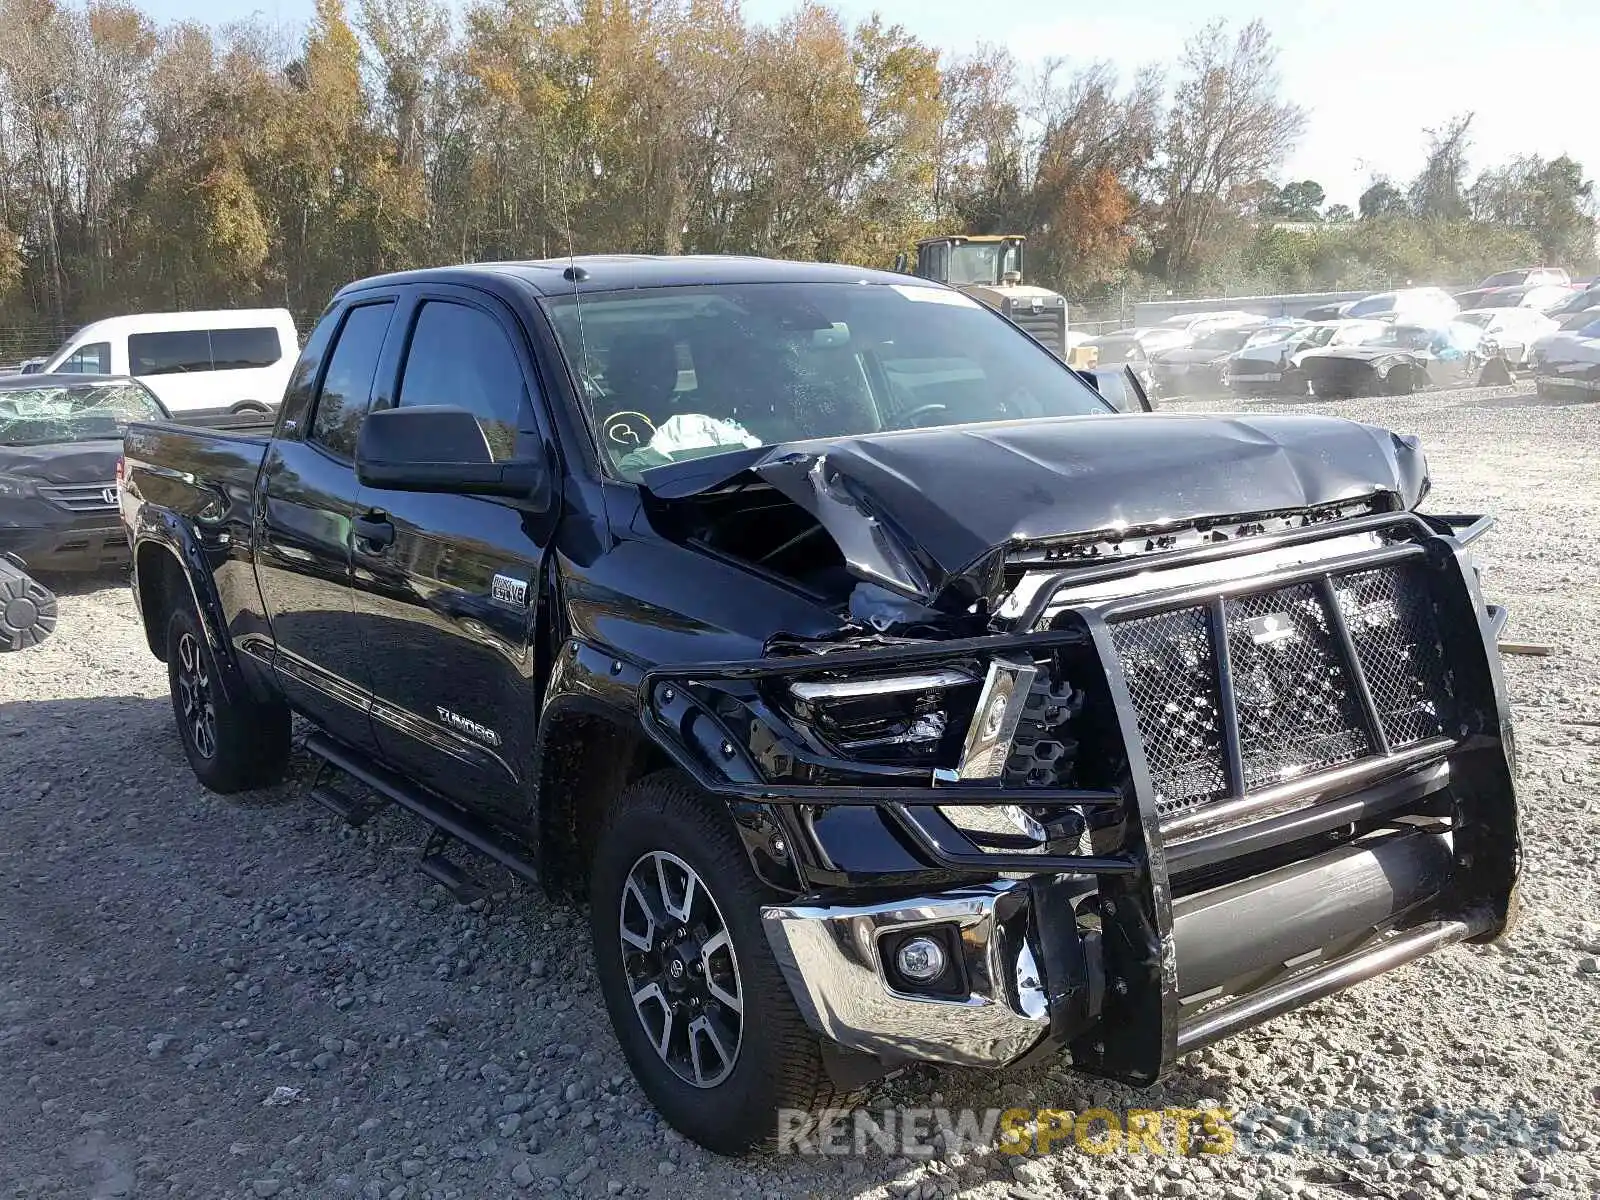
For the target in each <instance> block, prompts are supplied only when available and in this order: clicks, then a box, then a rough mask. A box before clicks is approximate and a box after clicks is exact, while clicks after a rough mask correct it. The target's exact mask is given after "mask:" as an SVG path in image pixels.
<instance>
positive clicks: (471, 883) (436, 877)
mask: <svg viewBox="0 0 1600 1200" xmlns="http://www.w3.org/2000/svg"><path fill="white" fill-rule="evenodd" d="M454 841H455V839H454V838H453V837H451V836H450V835H449V834H448V833H443V832H441V831H440V830H437V829H435V830H434V831H433V833H432V834H431V835H429V837H428V844H427V845H426V846H424V847H423V848H422V864H421V865H422V873H423V874H424V875H426V876H427V877H428V878H429V879H431V880H433V881H434V882H435V883H437V884H438V885H439V886H440V887H442V888H444V890H445V891H447V892H449V893H450V894H451V895H452V896H454V897H455V901H456V903H457V904H471V903H472V902H473V901H474V900H480V899H482V898H483V897H484V896H485V895H487V894H488V891H489V889H488V888H486V887H484V886H483V884H481V883H479V882H478V880H477V878H476V877H475V876H474V875H473V874H472V873H471V872H470V871H467V870H465V869H464V868H462V867H458V866H456V864H455V863H453V862H451V861H450V860H449V859H448V858H446V857H445V856H444V852H445V851H446V850H448V849H449V848H450V845H451V843H452V842H454Z"/></svg>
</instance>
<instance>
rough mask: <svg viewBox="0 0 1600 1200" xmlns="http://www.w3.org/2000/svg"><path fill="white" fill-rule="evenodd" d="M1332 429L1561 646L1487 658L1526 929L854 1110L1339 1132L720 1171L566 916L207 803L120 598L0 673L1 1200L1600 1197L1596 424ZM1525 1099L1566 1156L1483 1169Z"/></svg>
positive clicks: (786, 1161) (1486, 401) (929, 1083)
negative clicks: (1500, 686)
mask: <svg viewBox="0 0 1600 1200" xmlns="http://www.w3.org/2000/svg"><path fill="white" fill-rule="evenodd" d="M1174 407H1191V408H1200V409H1205V408H1222V407H1225V405H1223V404H1221V403H1200V402H1193V403H1188V404H1184V405H1174ZM1302 407H1307V408H1312V407H1317V406H1313V405H1309V404H1308V405H1304V406H1302ZM1334 411H1337V412H1339V413H1341V414H1344V415H1349V416H1355V417H1359V418H1362V419H1367V420H1375V421H1380V422H1383V423H1386V424H1388V425H1390V426H1391V427H1393V428H1396V429H1398V430H1401V431H1404V432H1414V433H1418V434H1421V435H1422V437H1423V438H1424V440H1425V443H1426V445H1427V447H1428V450H1429V454H1430V460H1431V462H1432V466H1433V471H1434V477H1435V480H1436V489H1437V490H1436V494H1435V497H1434V499H1433V500H1432V501H1431V502H1430V506H1431V507H1432V508H1434V510H1435V511H1448V510H1452V509H1454V510H1469V511H1482V510H1484V509H1488V510H1491V511H1494V512H1496V513H1498V514H1499V515H1500V517H1501V519H1502V524H1501V525H1500V527H1499V528H1498V530H1497V531H1496V532H1495V533H1494V534H1493V535H1491V538H1490V539H1489V540H1488V541H1487V542H1486V543H1485V549H1484V551H1483V557H1484V558H1485V560H1486V562H1487V563H1488V573H1487V577H1486V578H1487V583H1488V587H1489V591H1490V593H1491V595H1492V596H1493V597H1495V598H1498V599H1500V600H1503V601H1505V602H1506V603H1508V604H1509V605H1510V606H1511V607H1512V611H1513V623H1512V634H1513V636H1517V637H1520V638H1523V639H1529V640H1538V641H1548V642H1552V643H1554V644H1555V645H1556V646H1557V647H1558V648H1559V652H1558V653H1557V654H1556V655H1555V656H1553V657H1549V658H1513V659H1508V660H1507V672H1508V675H1509V679H1510V683H1511V688H1512V692H1513V696H1514V701H1515V705H1516V709H1517V717H1518V735H1519V742H1520V745H1521V747H1522V751H1523V758H1524V767H1523V776H1522V780H1521V795H1522V804H1523V812H1524V827H1525V836H1526V840H1527V857H1526V877H1525V885H1524V904H1525V917H1524V920H1523V924H1522V925H1521V927H1520V929H1519V930H1518V932H1517V933H1516V934H1515V935H1514V936H1513V937H1512V938H1511V939H1510V942H1509V944H1508V945H1507V946H1505V947H1504V948H1495V949H1479V948H1464V947H1458V948H1453V949H1450V950H1446V951H1444V952H1442V953H1440V954H1437V955H1435V956H1433V957H1432V958H1430V959H1427V960H1425V961H1423V962H1421V963H1419V964H1416V965H1414V966H1412V967H1409V968H1406V969H1404V970H1401V971H1399V972H1398V973H1395V974H1391V975H1389V976H1386V977H1384V978H1382V979H1379V980H1377V981H1374V982H1372V983H1369V984H1366V985H1364V986H1363V987H1361V988H1358V989H1356V990H1355V991H1353V992H1350V993H1346V994H1344V995H1343V996H1340V997H1336V998H1334V999H1331V1000H1326V1001H1322V1002H1320V1003H1318V1004H1316V1005H1314V1006H1312V1007H1311V1008H1310V1009H1308V1010H1304V1011H1302V1012H1300V1013H1297V1014H1295V1015H1292V1016H1290V1017H1287V1018H1283V1019H1280V1020H1277V1021H1274V1022H1272V1023H1271V1024H1269V1025H1267V1026H1264V1027H1262V1028H1261V1029H1260V1030H1257V1031H1254V1032H1252V1033H1250V1034H1247V1035H1245V1036H1243V1037H1240V1038H1237V1039H1235V1040H1233V1041H1231V1042H1227V1043H1224V1044H1222V1045H1221V1046H1219V1047H1216V1048H1213V1049H1211V1050H1208V1051H1205V1052H1202V1053H1200V1054H1197V1055H1193V1056H1190V1057H1189V1058H1188V1059H1186V1060H1185V1061H1184V1062H1183V1064H1182V1066H1181V1068H1180V1070H1179V1071H1178V1072H1177V1073H1176V1074H1175V1076H1174V1077H1173V1078H1172V1079H1171V1080H1170V1081H1169V1082H1168V1083H1167V1084H1166V1085H1164V1087H1162V1088H1159V1089H1154V1090H1152V1091H1150V1092H1144V1093H1135V1092H1130V1091H1127V1090H1125V1089H1120V1088H1116V1087H1110V1086H1107V1085H1104V1084H1098V1083H1095V1082H1094V1081H1089V1080H1084V1079H1080V1078H1077V1077H1075V1076H1073V1075H1072V1074H1071V1073H1070V1072H1069V1071H1066V1070H1064V1069H1061V1068H1058V1067H1049V1066H1043V1067H1038V1068H1035V1069H1032V1070H1029V1071H1025V1072H1017V1073H1012V1074H1009V1075H1005V1076H995V1075H985V1074H980V1073H976V1072H965V1071H957V1070H945V1071H934V1070H931V1069H918V1070H915V1071H912V1072H908V1073H907V1074H905V1075H902V1076H900V1077H899V1078H897V1079H895V1080H892V1081H890V1082H889V1083H887V1084H885V1085H884V1086H883V1087H882V1088H881V1089H880V1090H879V1092H878V1093H877V1094H876V1095H875V1096H874V1097H873V1098H872V1100H871V1106H872V1107H874V1108H877V1107H880V1106H882V1105H884V1104H888V1103H896V1102H898V1103H906V1104H937V1105H942V1106H944V1107H947V1108H956V1107H958V1106H971V1107H975V1108H978V1109H988V1108H1009V1107H1053V1108H1062V1109H1074V1110H1080V1111H1081V1110H1083V1109H1086V1108H1088V1107H1090V1106H1092V1105H1096V1104H1101V1105H1109V1106H1112V1107H1119V1106H1135V1107H1148V1108H1160V1107H1162V1106H1164V1105H1186V1106H1205V1105H1207V1104H1220V1105H1223V1106H1226V1107H1229V1108H1231V1109H1233V1110H1236V1111H1239V1112H1243V1113H1255V1114H1275V1115H1274V1116H1273V1119H1272V1123H1271V1125H1269V1126H1268V1127H1267V1128H1268V1129H1269V1130H1276V1131H1279V1132H1280V1133H1281V1131H1283V1130H1292V1129H1293V1128H1294V1127H1295V1126H1294V1122H1295V1121H1296V1120H1297V1119H1300V1120H1302V1121H1304V1120H1305V1119H1307V1118H1309V1120H1310V1122H1311V1125H1310V1126H1309V1128H1311V1129H1312V1130H1313V1131H1316V1130H1321V1131H1324V1132H1326V1131H1327V1130H1328V1129H1330V1128H1332V1127H1335V1126H1340V1127H1343V1128H1346V1129H1352V1130H1354V1134H1353V1136H1352V1137H1351V1138H1347V1139H1345V1141H1344V1142H1343V1143H1342V1144H1338V1145H1334V1146H1329V1145H1327V1144H1323V1145H1320V1146H1319V1145H1317V1144H1315V1143H1313V1144H1308V1145H1302V1146H1301V1147H1300V1148H1299V1149H1292V1150H1289V1151H1286V1152H1273V1153H1256V1154H1243V1153H1235V1154H1230V1155H1222V1156H1212V1155H1197V1154H1191V1155H1189V1156H1178V1155H1168V1156H1165V1157H1155V1156H1154V1155H1140V1156H1134V1155H1129V1154H1126V1153H1119V1154H1109V1155H1094V1154H1089V1153H1084V1152H1081V1151H1079V1150H1077V1149H1073V1148H1071V1147H1070V1143H1069V1147H1068V1148H1067V1149H1064V1150H1059V1151H1058V1152H1056V1153H1054V1154H1052V1155H1049V1156H1048V1157H1039V1158H1029V1157H1023V1158H1018V1157H1014V1156H1009V1155H1004V1154H999V1153H994V1152H991V1151H990V1150H988V1149H984V1148H979V1149H977V1150H973V1151H970V1152H947V1153H944V1154H942V1155H941V1156H940V1157H939V1158H938V1159H937V1160H935V1161H913V1160H908V1159H907V1158H903V1157H900V1158H896V1157H891V1156H888V1155H886V1154H884V1153H882V1152H876V1151H875V1152H873V1153H870V1154H868V1155H866V1156H865V1157H855V1156H851V1157H847V1158H820V1157H812V1158H796V1157H779V1156H776V1155H769V1156H766V1157H758V1158H753V1159H750V1160H747V1161H742V1162H740V1161H728V1160H721V1159H716V1158H714V1157H712V1156H710V1155H708V1154H706V1153H704V1152H702V1151H700V1150H698V1149H697V1148H695V1147H693V1146H691V1145H689V1144H687V1143H685V1142H683V1141H682V1140H681V1139H679V1138H677V1137H676V1136H675V1135H674V1134H672V1133H671V1132H670V1131H669V1130H667V1129H666V1128H665V1127H664V1126H663V1125H661V1124H660V1123H659V1122H658V1121H657V1119H656V1117H655V1115H654V1113H653V1111H652V1110H651V1109H650V1107H649V1106H648V1104H646V1103H645V1102H644V1100H643V1098H642V1096H641V1094H640V1092H639V1091H638V1089H637V1088H636V1087H635V1086H634V1084H633V1082H632V1080H631V1078H630V1077H629V1075H628V1073H627V1070H626V1067H625V1066H624V1064H623V1061H622V1057H621V1054H620V1053H619V1051H618V1049H617V1046H616V1042H615V1040H614V1039H613V1037H612V1035H611V1031H610V1028H609V1027H608V1025H607V1022H606V1019H605V1013H604V1009H603V1007H602V1004H601V1001H600V997H599V994H598V992H597V990H596V987H595V984H594V976H593V970H592V967H591V964H590V961H589V952H588V948H587V933H586V927H585V926H584V924H583V923H582V919H581V918H580V917H578V916H577V915H575V914H572V913H569V912H567V911H565V910H563V909H561V908H559V907H556V906H553V905H551V904H549V903H547V902H546V901H545V900H544V899H543V898H542V897H541V896H539V895H537V894H535V893H533V892H531V891H526V890H523V889H522V888H520V887H519V886H518V885H516V884H515V883H513V882H512V881H511V879H510V877H509V876H506V875H502V874H497V873H495V872H494V871H493V870H492V869H491V868H489V867H487V866H483V867H481V868H480V870H481V874H482V877H483V878H485V879H487V880H489V881H491V882H492V884H493V886H494V887H496V888H498V889H501V890H499V891H496V892H495V893H494V895H493V896H492V897H491V898H490V899H489V900H487V901H480V902H479V904H478V905H476V906H474V908H472V909H464V908H460V907H458V906H456V905H455V904H454V903H453V902H452V901H450V900H449V898H448V897H447V896H446V895H445V894H444V893H443V892H442V891H441V890H439V889H438V888H436V887H434V886H432V885H431V884H430V883H429V881H428V880H427V879H426V878H425V877H423V876H422V875H421V874H419V873H418V872H417V871H416V869H415V863H416V860H417V857H418V852H419V850H420V848H421V845H422V842H423V839H424V836H425V831H424V829H423V828H422V827H421V826H420V825H419V824H417V823H416V822H415V821H413V820H411V819H410V818H408V817H406V816H405V815H404V814H402V813H400V812H397V811H394V810H390V811H387V812H385V813H384V814H383V815H381V816H380V817H379V818H377V819H375V820H374V821H373V822H371V823H370V824H369V825H368V826H367V827H366V828H364V829H363V830H361V831H355V830H351V829H348V828H345V827H343V826H342V825H340V824H339V823H338V822H336V821H335V820H334V819H333V818H331V817H329V816H327V815H325V814H323V812H322V810H321V809H319V808H317V807H316V806H315V805H313V804H311V803H309V802H308V801H307V800H306V799H305V791H306V785H307V782H308V779H309V775H310V766H309V764H308V762H307V761H306V760H305V759H304V757H303V756H302V757H300V758H297V760H296V769H295V772H294V778H293V779H292V780H291V781H290V782H289V783H288V784H286V785H285V786H283V787H281V788H278V789H275V790H272V791H270V792H263V793H257V794H254V795H252V796H250V797H248V798H245V799H242V800H235V801H225V800H222V799H220V798H218V797H214V796H211V795H209V794H207V793H206V792H204V791H202V790H201V789H200V788H199V787H198V786H197V785H196V783H195V782H194V780H193V778H192V777H191V775H190V773H189V771H188V769H187V766H186V765H185V763H184V759H183V756H182V753H181V752H180V750H179V746H178V742H177V739H176V737H175V735H174V733H173V730H172V717H171V712H170V709H169V707H168V701H167V695H166V692H167V689H166V680H165V675H164V672H163V670H162V668H161V667H160V665H159V664H157V663H156V662H155V661H154V659H152V658H151V657H150V656H149V654H148V652H147V651H146V649H145V646H144V644H143V639H142V635H141V631H140V629H139V627H138V625H137V623H136V621H135V619H134V614H133V609H132V605H131V603H130V600H129V596H128V593H127V590H126V588H125V586H124V584H123V581H122V580H120V579H114V578H113V579H96V580H91V581H86V582H80V583H75V584H71V583H62V581H60V580H52V581H51V582H52V583H54V584H58V585H60V586H61V588H62V590H63V593H64V594H63V595H62V600H61V622H60V626H59V628H58V631H57V633H56V635H55V636H54V637H53V638H52V639H51V640H50V641H49V642H47V643H46V644H45V645H43V646H41V647H38V648H36V649H34V650H31V651H28V652H25V653H22V654H14V655H7V656H5V657H3V658H0V879H4V881H5V882H4V883H3V884H0V1062H3V1064H4V1066H5V1070H4V1071H0V1118H3V1120H0V1183H3V1185H4V1187H3V1189H0V1195H3V1196H6V1197H11V1196H15V1197H69V1196H70V1197H84V1196H93V1197H101V1196H175V1197H176V1196H182V1197H241V1198H249V1197H269V1196H282V1197H344V1196H350V1197H373V1198H378V1197H387V1198H389V1200H402V1198H406V1197H415V1198H422V1197H428V1198H438V1200H442V1198H444V1197H479V1196H483V1197H503V1196H518V1195H533V1194H540V1193H544V1194H551V1195H556V1194H560V1195H567V1196H605V1195H627V1196H666V1195H672V1196H684V1195H692V1196H708V1197H709V1196H721V1195H729V1194H738V1195H761V1196H782V1197H799V1196H863V1197H879V1196H884V1195H893V1196H903V1195H920V1196H930V1197H931V1196H950V1195H963V1196H971V1197H984V1198H988V1200H999V1198H1000V1197H1017V1198H1019V1200H1027V1198H1029V1197H1044V1196H1052V1195H1067V1196H1079V1195H1082V1196H1117V1197H1132V1196H1144V1195H1153V1194H1160V1195H1173V1196H1206V1197H1210V1196H1226V1197H1235V1198H1238V1197H1249V1196H1264V1197H1270V1196H1282V1195H1292V1194H1302V1195H1311V1196H1334V1195H1371V1196H1382V1197H1391V1198H1395V1200H1398V1198H1402V1197H1403V1198H1404V1200H1416V1198H1418V1197H1431V1196H1455V1195H1465V1196H1473V1197H1479V1198H1489V1197H1494V1198H1497V1200H1498V1198H1499V1197H1506V1196H1580V1197H1590V1196H1600V1140H1597V1138H1600V1134H1597V1127H1600V1066H1597V1063H1596V1058H1597V1047H1600V1017H1597V1015H1596V1014H1597V1012H1600V962H1597V956H1600V909H1597V904H1596V901H1597V899H1600V884H1597V878H1600V870H1597V867H1600V805H1597V804H1596V802H1595V799H1594V797H1595V793H1596V791H1597V790H1600V683H1597V678H1600V675H1597V670H1596V668H1597V657H1600V650H1597V648H1596V642H1595V640H1594V638H1593V637H1592V631H1593V630H1594V629H1595V628H1596V627H1597V626H1600V549H1597V546H1596V540H1597V539H1596V537H1595V534H1596V532H1597V530H1600V521H1597V518H1596V515H1595V514H1596V507H1597V503H1600V479H1597V476H1600V407H1597V406H1595V405H1587V406H1585V405H1566V404H1556V403H1550V402H1545V401H1541V400H1538V399H1537V398H1535V397H1533V396H1532V395H1530V394H1529V392H1528V389H1527V388H1526V387H1525V386H1524V387H1521V388H1513V389H1500V390H1498V391H1492V392H1491V391H1472V392H1459V393H1441V394H1437V395H1433V396H1428V397H1424V398H1417V399H1404V400H1371V401H1358V402H1352V403H1348V404H1344V405H1339V406H1334ZM1468 1110H1473V1111H1470V1112H1469V1111H1468ZM1517 1113H1521V1114H1523V1115H1524V1116H1526V1117H1531V1118H1533V1119H1535V1121H1537V1119H1539V1118H1542V1117H1545V1116H1546V1115H1551V1116H1550V1119H1552V1120H1555V1121H1557V1122H1559V1136H1558V1137H1556V1136H1550V1137H1546V1136H1542V1135H1541V1136H1535V1138H1534V1140H1533V1143H1532V1144H1531V1146H1523V1147H1521V1148H1518V1147H1515V1146H1505V1145H1503V1144H1501V1143H1503V1141H1504V1139H1503V1138H1499V1137H1498V1136H1497V1135H1498V1134H1499V1133H1500V1131H1502V1130H1503V1129H1504V1128H1505V1119H1506V1118H1508V1117H1510V1116H1511V1115H1513V1114H1517ZM1458 1117H1459V1118H1460V1123H1459V1124H1453V1122H1455V1120H1456V1119H1457V1118H1458ZM1430 1120H1431V1123H1430ZM1341 1123H1342V1124H1341ZM1386 1123H1387V1125H1386ZM1239 1127H1240V1128H1241V1129H1243V1128H1245V1126H1244V1125H1243V1124H1242V1123H1241V1125H1240V1126H1239ZM1540 1128H1543V1129H1544V1131H1545V1132H1546V1133H1549V1132H1550V1130H1551V1128H1552V1127H1551V1126H1544V1127H1538V1126H1536V1127H1535V1132H1536V1134H1538V1130H1539V1129H1540ZM1430 1129H1431V1130H1433V1134H1430V1133H1429V1130H1430ZM1434 1135H1437V1136H1434ZM1243 1140H1244V1139H1242V1138H1241V1143H1242V1142H1243ZM1167 1144H1168V1145H1169V1146H1170V1145H1171V1140H1170V1138H1169V1139H1168V1143H1167ZM1276 1145H1278V1146H1279V1147H1280V1149H1281V1148H1283V1147H1285V1146H1288V1145H1289V1141H1288V1139H1287V1138H1281V1139H1280V1140H1279V1141H1277V1142H1276Z"/></svg>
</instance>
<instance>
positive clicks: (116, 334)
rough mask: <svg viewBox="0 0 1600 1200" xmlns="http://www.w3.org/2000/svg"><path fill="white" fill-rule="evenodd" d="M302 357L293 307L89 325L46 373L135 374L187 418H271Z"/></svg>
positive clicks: (55, 356) (156, 316)
mask: <svg viewBox="0 0 1600 1200" xmlns="http://www.w3.org/2000/svg"><path fill="white" fill-rule="evenodd" d="M299 354H300V339H299V335H298V334H296V333H295V328H294V319H293V318H292V317H290V316H289V310H288V309H286V308H229V309H221V310H218V311H216V312H185V313H140V314H138V315H136V316H130V317H107V318H106V319H105V320H103V321H95V322H94V323H93V324H90V325H85V326H84V327H83V328H82V329H80V330H78V332H77V333H75V334H73V335H72V336H71V337H69V338H68V339H67V340H66V343H65V344H64V345H63V346H62V347H61V349H59V350H57V351H56V352H55V353H54V354H52V355H51V356H50V358H49V359H48V360H47V361H46V362H45V364H44V367H43V368H42V370H44V371H47V372H62V373H66V374H76V375H132V376H133V377H134V378H135V379H137V380H138V381H139V382H140V383H142V384H144V385H145V386H146V387H147V388H149V389H150V390H151V391H152V392H154V393H155V394H156V395H157V396H158V397H160V399H161V402H162V403H163V404H165V405H166V406H167V409H168V410H169V411H170V412H172V413H173V414H174V415H177V416H180V417H192V416H216V415H220V414H223V413H242V412H268V411H270V410H272V409H275V408H277V407H278V402H279V401H281V400H282V399H283V390H284V387H285V386H286V385H287V384H288V382H289V372H290V371H291V370H293V368H294V362H295V359H296V358H298V357H299Z"/></svg>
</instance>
